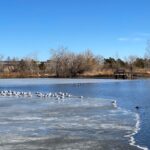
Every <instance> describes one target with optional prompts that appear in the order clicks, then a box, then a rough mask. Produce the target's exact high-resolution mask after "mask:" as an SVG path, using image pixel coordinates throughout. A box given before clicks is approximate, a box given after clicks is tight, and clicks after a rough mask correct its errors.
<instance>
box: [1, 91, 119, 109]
mask: <svg viewBox="0 0 150 150" xmlns="http://www.w3.org/2000/svg"><path fill="white" fill-rule="evenodd" d="M33 96H35V97H38V98H45V99H46V98H53V99H55V100H64V99H67V98H80V99H83V98H84V97H83V96H74V95H72V94H70V93H64V92H55V93H51V92H50V93H42V92H35V93H32V92H19V91H11V90H3V91H0V97H26V98H27V97H28V98H30V97H33ZM111 103H112V105H113V106H114V107H117V103H116V101H115V100H112V101H111Z"/></svg>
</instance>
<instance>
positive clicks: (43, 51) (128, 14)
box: [0, 0, 150, 60]
mask: <svg viewBox="0 0 150 150" xmlns="http://www.w3.org/2000/svg"><path fill="white" fill-rule="evenodd" d="M149 8H150V1H149V0H0V54H1V55H4V56H5V57H7V56H11V57H19V58H21V57H24V56H31V57H32V56H34V55H35V56H37V58H38V59H39V60H46V59H48V58H49V57H50V49H51V48H58V47H62V46H64V47H68V49H70V50H72V51H74V52H82V51H84V50H86V49H91V50H92V51H93V53H94V54H96V55H102V56H104V57H109V56H111V57H115V56H116V55H117V56H119V57H122V58H124V57H125V56H129V55H136V56H141V57H142V56H144V53H145V47H146V43H147V40H148V39H150V9H149Z"/></svg>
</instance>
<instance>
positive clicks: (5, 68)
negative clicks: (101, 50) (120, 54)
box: [0, 48, 150, 77]
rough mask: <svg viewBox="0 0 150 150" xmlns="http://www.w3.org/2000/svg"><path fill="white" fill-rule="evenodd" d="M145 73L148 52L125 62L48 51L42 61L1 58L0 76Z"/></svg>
mask: <svg viewBox="0 0 150 150" xmlns="http://www.w3.org/2000/svg"><path fill="white" fill-rule="evenodd" d="M119 68H121V69H124V70H126V71H133V72H144V73H148V72H149V70H150V52H149V51H147V52H146V54H145V56H144V57H136V56H129V57H128V58H126V59H121V58H113V57H109V58H104V57H103V56H97V55H94V54H93V53H92V51H90V50H86V51H84V52H82V53H75V52H72V51H69V50H68V49H65V48H59V49H53V50H51V56H50V59H49V60H47V61H45V62H43V61H42V62H41V61H37V60H35V59H32V58H24V59H17V58H13V59H11V58H9V57H8V58H7V59H5V60H4V59H3V57H2V56H1V57H0V75H4V76H8V77H11V75H14V77H15V76H17V77H29V76H33V77H46V76H47V77H50V76H51V77H78V76H102V75H108V74H113V72H114V71H115V70H116V69H119Z"/></svg>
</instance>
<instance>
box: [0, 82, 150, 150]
mask: <svg viewBox="0 0 150 150" xmlns="http://www.w3.org/2000/svg"><path fill="white" fill-rule="evenodd" d="M148 81H149V80H148ZM144 82H145V80H144V81H138V80H137V81H127V80H126V81H121V80H99V79H4V80H2V79H1V80H0V90H1V91H2V90H12V91H13V90H14V91H24V92H28V91H31V92H32V93H33V94H34V93H35V92H37V91H38V92H42V93H48V92H60V91H62V92H69V93H71V94H72V95H76V96H81V95H83V96H84V98H83V99H81V98H77V97H76V98H67V99H66V98H64V99H63V100H56V99H54V98H39V97H36V96H33V97H13V96H9V97H8V96H7V97H6V96H0V150H19V149H25V150H55V149H56V150H58V149H60V150H62V149H64V150H67V149H68V150H70V149H73V150H86V149H87V150H91V149H93V150H99V149H102V150H106V149H107V150H109V149H110V150H112V149H115V150H120V149H121V150H127V149H128V150H135V149H144V147H145V146H149V145H148V141H147V140H146V138H145V140H143V139H142V138H144V137H142V138H141V137H140V134H143V131H145V130H143V129H141V130H140V131H139V127H142V128H144V129H145V128H146V127H147V126H146V125H144V126H143V123H142V119H144V118H143V112H139V111H141V110H139V111H138V112H137V111H136V110H135V109H134V106H135V98H134V97H133V98H134V100H132V99H131V97H132V96H135V95H134V91H133V87H135V88H137V89H136V91H138V90H139V89H138V88H139V87H138V85H137V84H144ZM145 83H147V81H146V82H145ZM149 85H150V84H149ZM147 86H148V85H147ZM135 88H134V90H135ZM131 90H132V91H131ZM145 90H146V89H145ZM124 92H126V94H125V93H124ZM130 92H133V93H130ZM143 92H144V91H143ZM117 93H118V95H117ZM141 93H142V91H141ZM141 93H140V94H141ZM132 94H133V95H132ZM138 94H139V93H138ZM126 95H128V97H125V96H126ZM125 98H128V100H127V101H126V102H124V99H125ZM114 99H115V100H117V103H119V107H114V105H113V104H112V100H114ZM137 104H140V101H138V100H137ZM143 108H144V107H143ZM143 111H144V110H143ZM138 131H139V132H138ZM137 132H138V134H136V133H137ZM140 132H141V133H140ZM144 136H145V137H147V136H148V135H147V134H146V133H144ZM138 145H140V146H138ZM145 149H146V148H145Z"/></svg>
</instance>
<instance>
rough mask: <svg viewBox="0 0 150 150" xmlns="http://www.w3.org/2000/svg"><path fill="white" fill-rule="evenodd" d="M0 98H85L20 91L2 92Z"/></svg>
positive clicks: (59, 93)
mask: <svg viewBox="0 0 150 150" xmlns="http://www.w3.org/2000/svg"><path fill="white" fill-rule="evenodd" d="M0 96H2V97H32V96H36V97H39V98H55V99H56V100H60V99H65V98H83V96H73V95H71V94H70V93H64V92H55V93H51V92H50V93H42V92H35V93H31V92H19V91H11V90H4V91H0Z"/></svg>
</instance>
